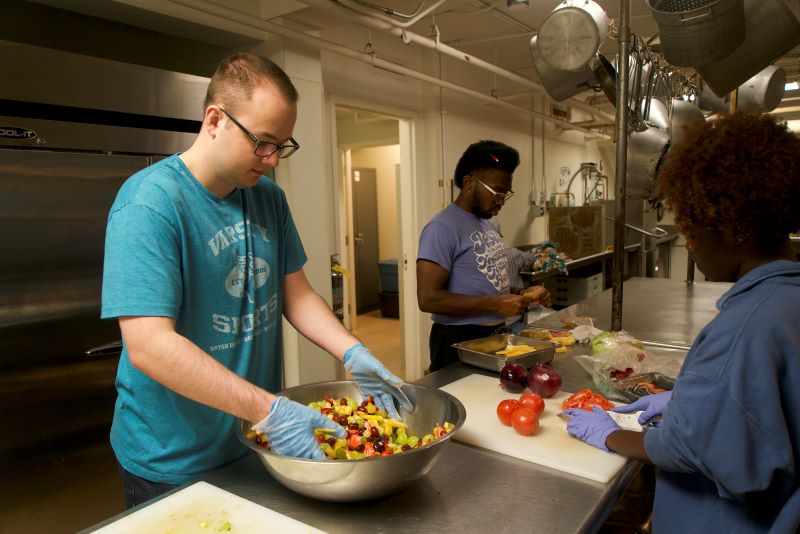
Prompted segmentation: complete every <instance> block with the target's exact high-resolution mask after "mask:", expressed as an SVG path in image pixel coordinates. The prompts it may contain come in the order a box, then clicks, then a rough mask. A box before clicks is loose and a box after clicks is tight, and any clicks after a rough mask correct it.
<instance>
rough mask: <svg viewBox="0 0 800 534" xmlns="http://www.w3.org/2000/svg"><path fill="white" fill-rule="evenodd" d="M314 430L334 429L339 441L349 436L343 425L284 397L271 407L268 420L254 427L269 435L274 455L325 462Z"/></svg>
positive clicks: (334, 434) (279, 398)
mask: <svg viewBox="0 0 800 534" xmlns="http://www.w3.org/2000/svg"><path fill="white" fill-rule="evenodd" d="M315 428H328V429H332V430H333V432H331V435H333V436H336V437H339V438H344V437H345V436H347V431H346V430H345V429H344V427H343V426H342V425H340V424H338V423H334V422H333V421H331V420H330V419H328V418H327V417H325V416H324V415H322V414H321V413H319V412H318V411H316V410H314V409H312V408H309V407H308V406H303V405H302V404H300V403H299V402H295V401H293V400H289V399H287V398H286V397H281V396H279V397H277V398H276V399H275V401H274V402H273V403H272V406H271V407H270V411H269V415H268V416H267V417H266V419H264V420H263V421H261V422H260V423H258V424H255V425H253V430H258V431H260V432H263V433H265V434H266V435H267V439H269V448H270V450H271V451H272V452H274V453H275V454H281V455H283V456H295V457H297V458H311V459H312V460H324V459H325V458H326V456H325V453H323V452H322V449H320V447H319V443H318V442H317V438H316V436H315V435H314V429H315Z"/></svg>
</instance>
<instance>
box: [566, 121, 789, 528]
mask: <svg viewBox="0 0 800 534" xmlns="http://www.w3.org/2000/svg"><path fill="white" fill-rule="evenodd" d="M658 184H659V188H660V191H661V195H662V196H663V198H664V200H665V201H666V202H667V205H668V206H669V207H670V209H671V210H672V211H673V213H674V214H675V224H676V225H677V226H678V229H679V230H680V231H681V233H683V234H684V235H685V236H686V240H687V244H686V246H687V248H688V249H689V250H690V251H691V253H692V255H693V257H694V260H695V262H696V263H697V266H698V268H699V269H700V270H701V271H702V272H703V273H704V274H705V275H706V278H707V279H708V280H711V281H728V282H735V283H734V285H733V286H732V287H731V289H730V290H729V291H728V292H727V293H725V294H724V295H723V296H722V297H721V298H720V299H719V301H718V302H717V308H718V309H719V314H718V315H717V316H716V317H715V318H714V320H713V321H711V322H710V323H709V324H708V325H707V326H706V327H705V328H704V329H703V330H702V331H701V332H700V334H699V335H698V337H697V339H696V340H695V342H694V344H693V345H692V348H691V349H690V351H689V353H688V354H687V356H686V360H685V362H684V364H683V367H682V369H681V372H680V375H679V377H678V379H677V380H676V382H675V387H674V389H673V391H672V392H669V393H662V394H658V395H649V396H647V397H644V398H642V399H640V400H639V401H637V402H636V403H634V404H632V405H630V406H629V407H628V408H622V409H620V411H622V410H625V411H634V410H637V409H638V410H641V409H644V412H643V413H642V415H641V416H640V422H646V421H647V420H648V419H650V418H652V417H654V416H656V415H661V416H662V417H663V418H662V421H661V424H660V425H659V426H657V427H650V428H649V429H648V430H646V431H645V432H644V433H637V432H631V431H626V430H621V429H620V428H619V427H618V426H617V425H616V424H615V423H614V421H612V420H611V418H610V417H609V416H608V415H607V414H606V413H605V412H603V411H601V410H596V411H594V412H586V411H582V410H568V413H570V414H571V415H572V416H573V417H572V419H571V420H570V422H569V425H568V431H569V432H570V434H572V435H573V436H575V437H578V438H579V439H582V440H583V441H586V442H587V443H590V444H592V445H594V446H596V447H598V448H601V449H604V450H607V451H613V452H616V453H618V454H622V455H625V456H629V457H632V458H636V459H638V460H641V461H643V462H648V463H652V464H654V465H655V466H656V467H658V468H659V469H658V479H657V483H656V492H655V502H654V510H653V530H654V531H655V532H680V533H681V534H687V533H690V532H698V533H699V532H702V533H706V532H731V533H733V532H736V533H741V532H780V533H783V532H796V531H798V529H800V263H798V262H797V261H796V256H795V254H794V252H793V251H792V247H791V242H790V238H789V234H790V233H793V232H797V231H798V229H800V139H798V138H797V137H795V136H794V135H793V134H792V133H791V132H790V131H788V130H787V128H786V126H785V125H784V124H777V123H776V122H775V121H774V120H773V119H772V118H770V117H769V116H767V115H757V114H748V113H741V112H738V113H734V114H732V115H728V116H725V117H723V118H721V119H719V120H716V121H713V122H708V123H704V122H698V123H696V124H694V125H693V126H692V127H690V128H689V129H688V131H687V133H686V136H685V137H684V138H683V140H682V141H681V142H680V143H679V144H678V145H676V146H675V147H673V148H672V150H671V151H670V153H669V155H668V158H667V161H666V162H665V164H664V166H663V168H662V169H661V171H660V173H659V177H658Z"/></svg>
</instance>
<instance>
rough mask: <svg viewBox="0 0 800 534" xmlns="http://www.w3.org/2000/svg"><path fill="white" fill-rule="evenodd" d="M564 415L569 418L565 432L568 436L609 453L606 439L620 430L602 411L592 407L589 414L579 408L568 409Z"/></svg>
mask: <svg viewBox="0 0 800 534" xmlns="http://www.w3.org/2000/svg"><path fill="white" fill-rule="evenodd" d="M564 413H565V414H567V415H569V416H571V418H570V420H569V422H568V423H567V432H569V435H570V436H574V437H576V438H578V439H579V440H581V441H584V442H586V443H588V444H589V445H592V446H594V447H597V448H598V449H602V450H604V451H606V452H611V451H610V450H608V447H606V439H608V436H609V435H610V434H611V433H612V432H615V431H617V430H622V429H621V428H620V427H619V425H617V423H615V422H614V420H613V419H611V416H610V415H608V414H607V413H606V412H605V411H604V410H602V409H600V408H598V407H597V406H593V407H592V411H591V412H589V411H586V410H581V409H580V408H570V409H568V410H564Z"/></svg>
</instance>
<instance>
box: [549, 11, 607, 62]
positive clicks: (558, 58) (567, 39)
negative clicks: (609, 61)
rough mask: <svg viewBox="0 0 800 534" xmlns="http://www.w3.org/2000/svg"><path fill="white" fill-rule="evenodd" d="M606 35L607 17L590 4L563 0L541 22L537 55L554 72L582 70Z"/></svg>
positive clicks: (603, 12)
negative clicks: (539, 54)
mask: <svg viewBox="0 0 800 534" xmlns="http://www.w3.org/2000/svg"><path fill="white" fill-rule="evenodd" d="M606 35H608V16H607V15H606V12H605V11H603V8H602V7H600V5H599V4H597V2H593V1H592V0H564V1H563V2H561V3H560V4H558V6H556V8H555V9H554V10H553V11H552V12H551V13H550V14H549V15H547V17H546V18H545V19H544V20H543V21H542V24H541V26H540V28H539V34H538V37H539V51H540V53H541V55H542V58H543V59H544V61H545V63H547V64H548V65H550V66H551V67H552V68H554V69H557V70H582V69H584V68H585V67H586V66H587V65H588V64H589V61H591V60H592V58H593V57H594V55H595V53H597V50H598V49H599V48H600V45H601V44H602V42H603V40H604V39H605V38H606Z"/></svg>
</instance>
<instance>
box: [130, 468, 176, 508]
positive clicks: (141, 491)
mask: <svg viewBox="0 0 800 534" xmlns="http://www.w3.org/2000/svg"><path fill="white" fill-rule="evenodd" d="M117 467H119V474H120V476H121V477H122V487H123V489H124V490H125V509H126V510H127V509H129V508H133V507H134V506H137V505H139V504H142V503H143V502H145V501H149V500H150V499H152V498H154V497H158V496H159V495H161V494H163V493H166V492H168V491H170V490H173V489H175V488H177V487H178V486H177V485H176V484H164V483H162V482H153V481H151V480H147V479H145V478H142V477H139V476H136V475H134V474H133V473H131V472H130V471H127V470H125V468H124V467H122V466H121V465H120V464H119V463H117Z"/></svg>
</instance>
